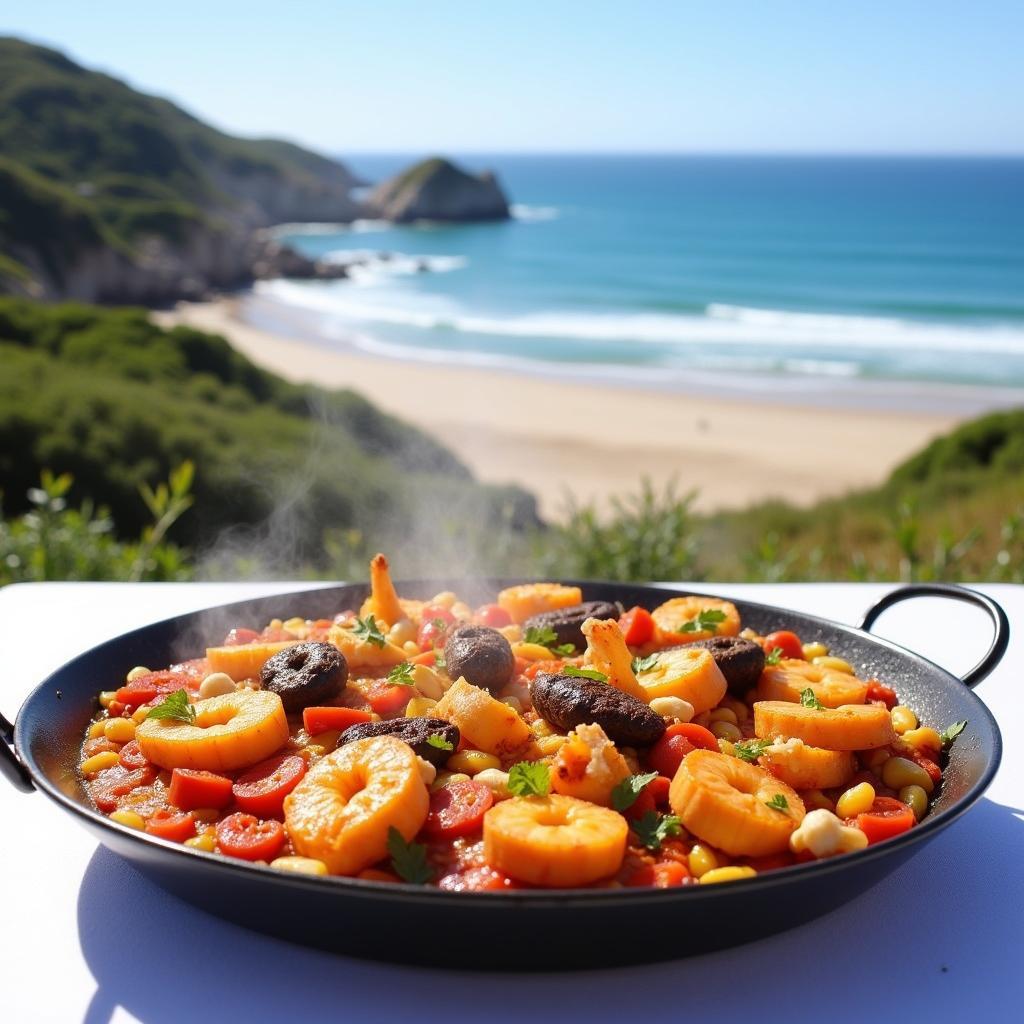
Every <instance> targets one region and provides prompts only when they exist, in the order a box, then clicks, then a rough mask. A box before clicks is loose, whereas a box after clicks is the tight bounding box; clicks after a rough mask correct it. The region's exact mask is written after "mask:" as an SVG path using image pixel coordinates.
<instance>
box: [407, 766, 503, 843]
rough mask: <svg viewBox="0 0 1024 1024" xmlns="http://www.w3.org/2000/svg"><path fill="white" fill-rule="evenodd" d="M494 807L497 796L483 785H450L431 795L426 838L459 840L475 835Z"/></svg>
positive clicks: (467, 781)
mask: <svg viewBox="0 0 1024 1024" xmlns="http://www.w3.org/2000/svg"><path fill="white" fill-rule="evenodd" d="M493 803H494V794H493V793H492V792H491V791H490V790H489V789H488V788H487V787H486V786H485V785H484V784H483V783H482V782H473V780H472V779H467V780H465V781H463V782H450V783H448V785H446V786H442V787H441V788H440V789H436V790H434V792H433V793H431V794H430V810H429V811H428V812H427V820H426V821H425V822H424V823H423V834H424V835H427V836H430V838H431V839H455V838H456V837H458V836H465V835H468V834H469V833H470V832H475V831H476V830H477V829H478V828H480V827H481V823H482V822H483V820H484V815H485V814H486V813H487V812H488V811H489V810H490V809H491V804H493Z"/></svg>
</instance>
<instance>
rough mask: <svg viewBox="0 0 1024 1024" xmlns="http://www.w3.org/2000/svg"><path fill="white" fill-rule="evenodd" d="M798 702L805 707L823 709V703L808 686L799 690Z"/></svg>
mask: <svg viewBox="0 0 1024 1024" xmlns="http://www.w3.org/2000/svg"><path fill="white" fill-rule="evenodd" d="M800 703H801V704H803V706H804V707H805V708H814V710H815V711H824V710H825V705H824V704H822V703H821V701H820V700H818V698H817V697H815V696H814V691H813V690H812V689H811V688H810V687H809V686H808V687H807V688H806V689H803V690H801V691H800Z"/></svg>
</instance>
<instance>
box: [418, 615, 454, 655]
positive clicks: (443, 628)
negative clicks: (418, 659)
mask: <svg viewBox="0 0 1024 1024" xmlns="http://www.w3.org/2000/svg"><path fill="white" fill-rule="evenodd" d="M450 625H451V623H450V622H448V621H447V619H442V618H440V617H438V618H434V619H424V620H423V624H422V625H421V626H420V628H419V632H417V634H416V644H417V646H418V647H419V648H420V650H429V649H430V648H441V647H444V643H445V641H446V640H447V639H448V627H449V626H450Z"/></svg>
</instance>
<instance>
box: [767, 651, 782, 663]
mask: <svg viewBox="0 0 1024 1024" xmlns="http://www.w3.org/2000/svg"><path fill="white" fill-rule="evenodd" d="M782 653H783V652H782V648H781V647H773V648H772V649H771V650H770V651H769V652H768V654H767V655H766V656H765V659H764V663H765V664H766V665H778V663H779V662H780V661H782Z"/></svg>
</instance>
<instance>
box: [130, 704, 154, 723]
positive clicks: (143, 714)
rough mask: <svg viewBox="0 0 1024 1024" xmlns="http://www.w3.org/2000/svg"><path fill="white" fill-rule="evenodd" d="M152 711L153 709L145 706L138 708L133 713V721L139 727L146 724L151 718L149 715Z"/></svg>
mask: <svg viewBox="0 0 1024 1024" xmlns="http://www.w3.org/2000/svg"><path fill="white" fill-rule="evenodd" d="M152 710H153V709H152V708H147V707H145V706H143V707H141V708H136V709H135V710H134V711H133V712H132V721H133V722H134V723H135V724H136V725H138V724H139V723H140V722H144V721H145V720H146V719H147V718H149V713H150V711H152Z"/></svg>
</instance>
